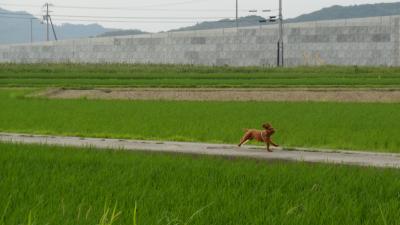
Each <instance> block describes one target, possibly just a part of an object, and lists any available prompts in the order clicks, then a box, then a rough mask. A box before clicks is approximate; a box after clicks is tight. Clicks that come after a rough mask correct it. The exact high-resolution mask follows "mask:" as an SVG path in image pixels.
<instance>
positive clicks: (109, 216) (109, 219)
mask: <svg viewBox="0 0 400 225" xmlns="http://www.w3.org/2000/svg"><path fill="white" fill-rule="evenodd" d="M121 214H122V212H121V211H117V203H115V205H114V208H110V207H109V206H108V203H107V202H105V203H104V210H103V215H102V216H101V218H100V221H99V223H98V225H113V224H114V223H115V222H116V221H117V220H118V218H119V217H120V216H121Z"/></svg>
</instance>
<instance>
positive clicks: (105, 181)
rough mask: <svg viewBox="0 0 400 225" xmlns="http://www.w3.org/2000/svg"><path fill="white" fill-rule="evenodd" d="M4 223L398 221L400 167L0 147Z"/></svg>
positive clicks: (0, 205)
mask: <svg viewBox="0 0 400 225" xmlns="http://www.w3.org/2000/svg"><path fill="white" fill-rule="evenodd" d="M0 149H1V151H0V152H1V154H0V193H1V194H0V224H57V225H58V224H65V225H68V224H71V225H73V224H88V225H89V224H90V225H93V224H124V225H127V224H132V225H134V224H139V225H140V224H146V225H150V224H232V225H236V224H253V225H256V224H296V225H298V224H340V225H345V224H351V225H354V224H398V223H399V220H398V218H399V217H400V214H399V208H400V193H399V190H400V172H399V171H398V170H392V169H374V168H358V167H347V166H331V165H320V164H306V163H285V162H257V161H253V160H237V159H236V160H232V159H222V158H210V157H199V156H197V157H195V156H181V155H164V154H149V153H129V152H123V151H91V150H83V149H72V148H61V147H46V146H39V145H15V144H13V145H11V144H0Z"/></svg>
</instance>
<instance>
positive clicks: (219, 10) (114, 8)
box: [0, 3, 250, 12]
mask: <svg viewBox="0 0 400 225" xmlns="http://www.w3.org/2000/svg"><path fill="white" fill-rule="evenodd" d="M0 5H5V6H19V7H35V8H37V7H41V5H25V4H8V3H7V4H0ZM142 7H143V6H142ZM53 8H67V9H88V10H122V11H169V12H232V11H233V10H234V9H168V8H151V9H148V8H140V7H138V8H126V7H93V6H71V5H54V6H53ZM249 10H250V9H241V10H239V11H241V12H248V11H249Z"/></svg>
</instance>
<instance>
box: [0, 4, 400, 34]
mask: <svg viewBox="0 0 400 225" xmlns="http://www.w3.org/2000/svg"><path fill="white" fill-rule="evenodd" d="M397 1H399V0H397ZM397 1H377V0H283V4H284V17H285V18H292V17H296V16H299V15H301V14H304V13H309V12H312V11H315V10H319V9H321V8H324V7H329V6H332V5H343V6H347V5H356V4H365V3H381V2H397ZM44 3H45V1H43V0H4V1H3V0H0V8H4V9H8V10H13V11H15V10H18V11H21V10H24V11H28V12H30V13H32V14H34V15H36V16H39V15H41V14H42V12H41V7H40V6H41V5H43V4H44ZM49 3H52V4H53V5H54V6H53V7H51V10H52V11H53V12H52V14H53V15H54V17H53V20H54V22H55V23H57V24H61V23H65V22H69V23H81V24H89V23H96V22H98V23H99V24H102V25H103V26H106V27H113V28H124V29H133V28H137V29H141V30H145V31H153V32H154V31H162V30H168V29H172V28H178V27H182V26H188V25H193V24H195V23H196V22H201V21H205V20H217V19H222V18H234V16H235V4H236V3H235V0H112V1H106V0H68V1H66V0H51V1H49ZM73 7H78V8H73ZM79 7H82V8H79ZM93 8H95V9H93ZM277 8H278V0H273V1H271V0H239V10H240V12H239V16H247V15H250V14H254V13H249V12H248V10H249V9H258V10H262V9H272V10H273V11H272V12H270V13H259V15H261V16H265V17H266V16H271V15H275V14H277V11H276V10H277ZM274 10H275V11H274ZM81 16H85V17H81ZM99 17H107V18H99ZM126 17H129V18H126ZM132 17H135V18H132ZM137 17H138V18H137ZM83 20H85V21H83ZM106 20H108V21H109V20H112V21H114V22H105V21H106ZM116 21H118V22H116Z"/></svg>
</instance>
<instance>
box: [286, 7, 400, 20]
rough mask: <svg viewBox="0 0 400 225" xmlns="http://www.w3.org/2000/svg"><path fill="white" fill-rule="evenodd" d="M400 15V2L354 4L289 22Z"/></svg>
mask: <svg viewBox="0 0 400 225" xmlns="http://www.w3.org/2000/svg"><path fill="white" fill-rule="evenodd" d="M393 15H400V2H396V3H379V4H365V5H353V6H338V5H335V6H331V7H328V8H323V9H321V10H318V11H315V12H312V13H309V14H304V15H301V16H299V17H296V18H293V19H288V20H286V21H287V22H306V21H317V20H336V19H350V18H364V17H376V16H393Z"/></svg>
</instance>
